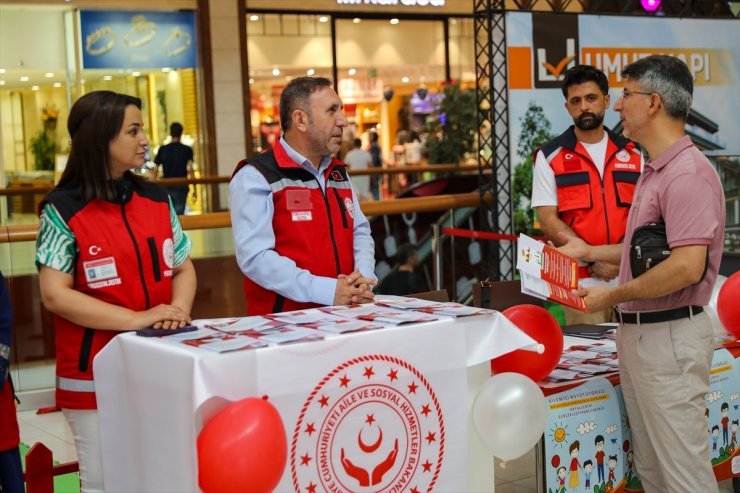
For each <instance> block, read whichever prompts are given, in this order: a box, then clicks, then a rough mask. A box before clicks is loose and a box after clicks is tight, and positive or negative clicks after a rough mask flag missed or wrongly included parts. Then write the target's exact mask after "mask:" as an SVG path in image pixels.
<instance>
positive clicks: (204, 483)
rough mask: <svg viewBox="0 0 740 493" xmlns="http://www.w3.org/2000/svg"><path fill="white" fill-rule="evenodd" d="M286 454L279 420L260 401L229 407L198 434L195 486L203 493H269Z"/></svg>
mask: <svg viewBox="0 0 740 493" xmlns="http://www.w3.org/2000/svg"><path fill="white" fill-rule="evenodd" d="M287 455H288V440H287V438H286V435H285V427H284V426H283V420H282V419H281V418H280V414H279V413H278V411H277V409H275V406H273V405H272V404H270V403H269V402H267V400H265V399H259V398H257V397H249V398H247V399H242V400H240V401H237V402H234V403H233V404H229V405H228V406H227V407H225V408H224V409H222V410H221V411H219V412H218V414H216V415H215V416H214V417H213V418H212V419H211V420H210V421H208V422H207V423H206V424H205V426H204V427H203V430H201V432H200V435H198V485H199V486H200V488H201V489H202V490H203V491H204V492H205V493H230V492H234V493H243V492H245V491H249V492H250V493H262V492H271V491H273V490H274V489H275V487H276V486H277V485H278V483H279V482H280V478H282V476H283V471H284V470H285V463H286V460H287Z"/></svg>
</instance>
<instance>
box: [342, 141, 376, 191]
mask: <svg viewBox="0 0 740 493" xmlns="http://www.w3.org/2000/svg"><path fill="white" fill-rule="evenodd" d="M353 146H354V147H353V148H352V150H351V151H349V152H348V153H347V155H346V156H345V157H344V162H345V163H347V166H349V169H350V178H351V179H352V188H354V190H355V194H357V198H358V199H359V200H369V199H371V198H373V196H372V194H371V193H370V176H368V175H362V176H354V175H353V174H352V171H354V170H361V169H368V168H370V167H371V166H372V165H373V157H372V156H371V155H370V153H369V152H368V151H366V150H364V149H362V140H360V139H355V140H354V142H353Z"/></svg>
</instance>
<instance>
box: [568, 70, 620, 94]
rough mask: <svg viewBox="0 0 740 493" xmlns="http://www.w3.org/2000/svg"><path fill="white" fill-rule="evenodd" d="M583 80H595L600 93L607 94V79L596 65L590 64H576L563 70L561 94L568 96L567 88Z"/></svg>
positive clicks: (581, 82) (583, 81)
mask: <svg viewBox="0 0 740 493" xmlns="http://www.w3.org/2000/svg"><path fill="white" fill-rule="evenodd" d="M585 82H596V84H597V85H598V86H599V89H601V93H602V94H603V95H604V96H606V95H607V94H609V79H607V78H606V74H604V72H602V71H601V70H599V69H597V68H596V67H592V66H591V65H576V66H575V67H571V68H569V69H568V71H567V72H565V77H563V85H562V86H561V89H562V90H563V96H565V97H566V98H567V97H568V88H570V86H575V85H578V84H583V83H585Z"/></svg>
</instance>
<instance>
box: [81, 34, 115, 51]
mask: <svg viewBox="0 0 740 493" xmlns="http://www.w3.org/2000/svg"><path fill="white" fill-rule="evenodd" d="M105 38H108V39H107V41H102V40H104V39H105ZM96 44H97V45H98V46H97V47H95V46H94V45H96ZM114 44H116V33H114V32H113V29H111V28H110V27H101V28H100V29H97V30H96V31H93V32H91V33H90V34H88V35H87V38H85V51H87V52H88V53H89V54H91V55H92V56H98V55H102V54H103V53H107V52H109V51H110V50H111V48H113V45H114Z"/></svg>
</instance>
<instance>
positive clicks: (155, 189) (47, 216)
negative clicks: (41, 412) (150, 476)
mask: <svg viewBox="0 0 740 493" xmlns="http://www.w3.org/2000/svg"><path fill="white" fill-rule="evenodd" d="M67 128H68V130H69V135H70V136H71V138H72V145H71V149H70V154H69V161H68V163H67V167H66V168H65V170H64V173H63V174H62V177H61V179H60V181H59V184H58V185H57V186H56V187H55V188H54V189H53V190H52V191H51V192H49V194H48V195H47V196H46V198H45V199H44V201H43V202H42V203H41V205H40V206H39V210H40V215H41V217H40V220H39V232H38V238H37V241H36V265H37V266H38V268H39V284H40V288H41V299H42V301H43V303H44V306H45V307H46V308H47V309H48V310H49V311H50V312H52V313H53V314H54V326H55V331H56V360H57V362H56V375H57V389H56V403H57V406H58V407H60V408H61V409H62V412H63V413H64V415H65V417H66V418H67V421H68V423H69V425H70V428H71V429H72V434H73V435H74V439H75V447H76V449H77V456H78V459H79V463H80V481H81V488H82V492H83V493H85V492H98V491H104V489H105V487H104V482H103V473H102V472H103V471H102V459H101V451H100V430H99V425H98V412H97V401H96V398H95V376H94V374H93V359H94V358H95V356H96V355H97V354H98V353H99V352H100V351H101V350H102V349H103V347H104V346H105V345H106V344H107V343H108V342H109V341H110V340H111V339H113V337H115V336H116V335H118V334H119V333H121V332H122V331H131V330H137V329H142V328H145V327H153V328H154V329H162V330H163V331H166V330H168V329H175V328H179V327H183V326H185V325H186V324H187V323H188V322H189V321H190V309H191V307H192V304H193V298H194V296H195V282H196V280H195V269H194V268H193V264H192V262H191V261H190V258H189V256H188V255H189V253H190V248H191V243H190V240H189V239H188V238H187V237H186V236H185V235H184V234H183V232H182V227H181V226H180V221H179V219H178V217H177V214H176V213H175V210H174V207H173V206H172V202H171V201H170V199H169V196H168V195H167V191H166V190H165V189H164V188H163V187H161V186H159V185H157V184H156V183H152V182H150V181H147V180H144V179H142V178H141V177H138V176H135V175H134V174H133V173H132V172H131V171H130V170H131V169H132V168H136V167H139V166H141V165H142V164H143V163H144V159H145V155H146V151H147V146H148V145H149V142H148V140H147V137H146V135H145V134H144V129H143V122H142V116H141V100H140V99H138V98H135V97H132V96H128V95H125V94H117V93H114V92H111V91H95V92H91V93H88V94H85V95H84V96H82V97H81V98H80V99H78V100H77V101H76V102H75V104H74V105H73V106H72V109H71V110H70V112H69V119H68V121H67Z"/></svg>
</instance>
